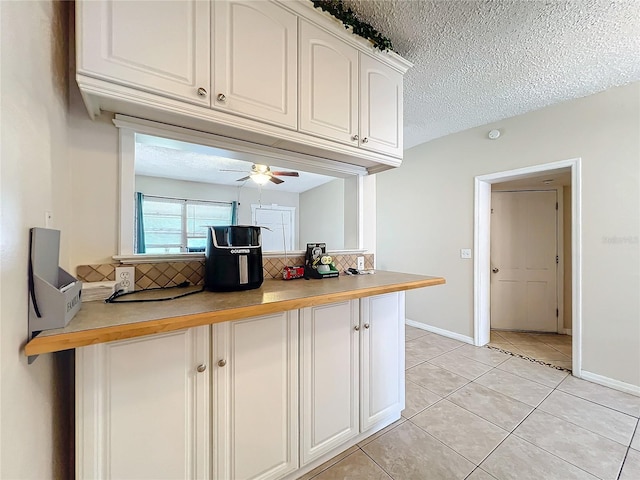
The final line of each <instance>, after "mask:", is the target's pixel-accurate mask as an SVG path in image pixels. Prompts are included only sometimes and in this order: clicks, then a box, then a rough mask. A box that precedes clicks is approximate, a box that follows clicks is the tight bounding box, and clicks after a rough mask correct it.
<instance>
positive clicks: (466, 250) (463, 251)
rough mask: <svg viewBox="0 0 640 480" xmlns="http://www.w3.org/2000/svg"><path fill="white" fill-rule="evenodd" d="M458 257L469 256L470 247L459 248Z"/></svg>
mask: <svg viewBox="0 0 640 480" xmlns="http://www.w3.org/2000/svg"><path fill="white" fill-rule="evenodd" d="M460 258H471V249H470V248H461V249H460Z"/></svg>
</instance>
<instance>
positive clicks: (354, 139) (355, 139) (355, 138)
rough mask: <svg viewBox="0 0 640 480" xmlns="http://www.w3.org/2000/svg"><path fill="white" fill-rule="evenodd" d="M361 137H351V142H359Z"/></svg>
mask: <svg viewBox="0 0 640 480" xmlns="http://www.w3.org/2000/svg"><path fill="white" fill-rule="evenodd" d="M359 138H360V137H359V136H358V135H351V140H353V141H354V142H357V141H358V139H359Z"/></svg>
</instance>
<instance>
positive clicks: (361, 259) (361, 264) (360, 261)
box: [356, 257, 364, 270]
mask: <svg viewBox="0 0 640 480" xmlns="http://www.w3.org/2000/svg"><path fill="white" fill-rule="evenodd" d="M356 261H357V262H358V264H357V266H356V268H357V269H358V270H364V257H358V258H356Z"/></svg>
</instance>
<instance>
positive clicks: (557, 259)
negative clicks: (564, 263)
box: [556, 255, 560, 265]
mask: <svg viewBox="0 0 640 480" xmlns="http://www.w3.org/2000/svg"><path fill="white" fill-rule="evenodd" d="M558 263H560V258H559V257H558V255H556V265H557V264H558Z"/></svg>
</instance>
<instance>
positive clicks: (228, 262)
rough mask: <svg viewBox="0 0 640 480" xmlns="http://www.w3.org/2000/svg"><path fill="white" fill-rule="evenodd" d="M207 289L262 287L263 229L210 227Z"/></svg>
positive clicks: (217, 290)
mask: <svg viewBox="0 0 640 480" xmlns="http://www.w3.org/2000/svg"><path fill="white" fill-rule="evenodd" d="M204 277H205V278H204V286H205V288H206V289H207V290H211V291H213V292H231V291H235V290H250V289H252V288H258V287H260V285H262V280H263V278H264V277H263V274H262V242H261V239H260V227H249V226H240V225H237V226H235V225H234V226H228V227H209V230H208V233H207V248H206V250H205V262H204Z"/></svg>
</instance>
